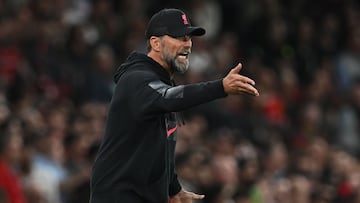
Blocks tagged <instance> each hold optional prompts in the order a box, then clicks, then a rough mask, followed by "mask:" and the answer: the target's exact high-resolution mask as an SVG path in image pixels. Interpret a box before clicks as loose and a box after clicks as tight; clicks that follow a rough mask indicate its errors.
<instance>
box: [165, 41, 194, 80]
mask: <svg viewBox="0 0 360 203" xmlns="http://www.w3.org/2000/svg"><path fill="white" fill-rule="evenodd" d="M162 45H163V49H164V52H163V54H162V58H163V59H164V61H165V62H166V63H167V64H168V65H169V66H170V67H169V68H170V70H171V71H173V72H174V73H175V72H179V73H185V72H186V71H187V70H188V69H189V59H187V60H185V62H184V63H180V62H179V61H177V60H176V57H177V55H175V56H171V55H170V54H169V52H168V51H167V49H166V48H165V46H164V44H162Z"/></svg>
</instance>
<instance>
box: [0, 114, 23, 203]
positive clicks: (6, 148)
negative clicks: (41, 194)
mask: <svg viewBox="0 0 360 203" xmlns="http://www.w3.org/2000/svg"><path fill="white" fill-rule="evenodd" d="M0 125H1V126H0V132H1V134H0V191H1V195H0V196H1V197H0V199H2V202H9V203H25V202H26V200H25V196H24V192H23V185H22V180H21V176H20V174H19V171H18V170H17V167H19V165H18V163H19V161H20V158H21V155H22V154H21V147H22V137H21V135H20V134H15V133H12V132H11V130H10V128H11V126H10V125H12V123H11V121H10V120H6V121H2V122H1V124H0Z"/></svg>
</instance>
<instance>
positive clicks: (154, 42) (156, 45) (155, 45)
mask: <svg viewBox="0 0 360 203" xmlns="http://www.w3.org/2000/svg"><path fill="white" fill-rule="evenodd" d="M150 45H151V48H152V49H153V50H154V51H156V52H159V51H160V48H161V41H160V38H159V37H155V36H152V37H150Z"/></svg>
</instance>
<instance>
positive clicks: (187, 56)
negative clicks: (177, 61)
mask: <svg viewBox="0 0 360 203" xmlns="http://www.w3.org/2000/svg"><path fill="white" fill-rule="evenodd" d="M189 54H190V52H187V51H186V52H181V53H179V54H178V57H179V58H182V59H188V58H189Z"/></svg>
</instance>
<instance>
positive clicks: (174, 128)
mask: <svg viewBox="0 0 360 203" xmlns="http://www.w3.org/2000/svg"><path fill="white" fill-rule="evenodd" d="M176 128H177V126H175V127H173V128H171V129H169V130H168V131H167V136H168V137H169V136H170V135H171V134H173V133H174V132H175V131H176Z"/></svg>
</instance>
